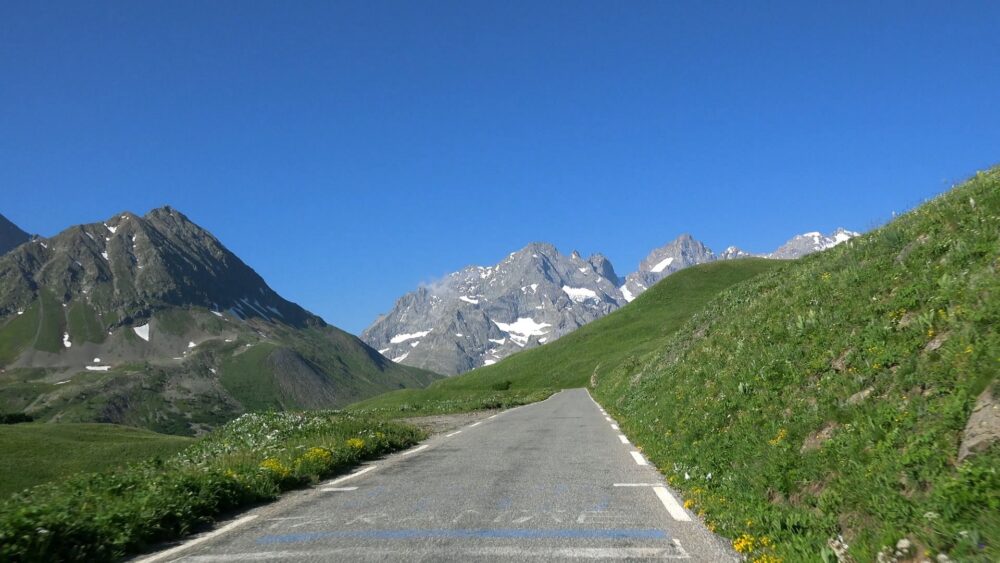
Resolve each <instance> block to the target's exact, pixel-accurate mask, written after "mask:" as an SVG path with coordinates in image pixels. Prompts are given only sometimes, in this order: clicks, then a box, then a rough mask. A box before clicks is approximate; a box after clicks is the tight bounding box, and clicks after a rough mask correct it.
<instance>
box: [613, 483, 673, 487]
mask: <svg viewBox="0 0 1000 563" xmlns="http://www.w3.org/2000/svg"><path fill="white" fill-rule="evenodd" d="M612 486H613V487H662V486H663V483H615V484H614V485H612Z"/></svg>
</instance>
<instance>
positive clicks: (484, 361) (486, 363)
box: [483, 360, 497, 366]
mask: <svg viewBox="0 0 1000 563" xmlns="http://www.w3.org/2000/svg"><path fill="white" fill-rule="evenodd" d="M495 363H497V361H496V360H483V365H484V366H492V365H493V364H495Z"/></svg>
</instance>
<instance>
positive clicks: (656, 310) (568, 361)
mask: <svg viewBox="0 0 1000 563" xmlns="http://www.w3.org/2000/svg"><path fill="white" fill-rule="evenodd" d="M783 264H784V262H780V261H775V260H764V259H746V260H735V261H726V262H716V263H711V264H703V265H700V266H696V267H693V268H688V269H685V270H682V271H680V272H677V273H676V274H673V275H671V276H669V277H667V278H665V279H664V280H663V281H661V282H660V283H658V284H656V285H655V286H653V287H652V288H650V290H649V291H646V292H645V293H643V294H642V295H640V296H639V297H638V298H637V299H636V300H635V301H633V302H632V303H630V304H629V305H628V306H626V307H623V308H621V309H620V310H618V311H615V312H614V313H612V314H610V315H608V316H606V317H604V318H601V319H598V320H596V321H594V322H592V323H590V324H588V325H586V326H583V327H581V328H580V329H578V330H576V331H574V332H572V333H570V334H568V335H566V336H564V337H562V338H560V339H559V340H556V341H554V342H552V343H550V344H546V345H545V346H542V347H539V348H534V349H531V350H526V351H524V352H521V353H519V354H515V355H513V356H510V357H508V358H506V359H504V360H503V361H502V362H499V363H497V364H495V365H492V366H488V367H484V368H479V369H477V370H475V371H472V372H469V373H467V374H464V375H459V376H455V377H451V378H448V379H444V380H440V381H437V382H435V383H433V384H431V385H430V386H429V387H428V388H426V389H418V390H411V389H408V390H401V391H395V392H392V393H387V394H384V395H379V396H377V397H374V398H372V399H369V400H367V401H363V402H361V403H356V404H355V405H352V407H351V408H354V409H379V410H384V411H385V412H388V413H397V412H398V413H405V414H407V415H411V414H414V413H415V412H444V411H459V410H469V409H474V408H489V407H499V406H504V405H513V404H518V403H521V402H525V401H529V400H533V399H537V398H544V397H545V396H546V395H547V393H548V392H550V391H551V390H553V389H560V388H570V387H584V386H586V385H587V384H588V383H589V382H590V381H591V379H592V378H593V379H595V380H597V381H600V380H603V379H604V378H605V377H607V376H608V375H609V374H611V373H613V372H615V370H618V369H621V367H622V366H630V365H633V364H634V363H635V362H636V359H637V358H639V357H642V356H643V355H644V354H646V353H648V352H650V351H652V350H655V349H657V348H658V347H660V346H662V345H663V343H664V342H665V341H666V339H667V338H668V337H669V336H670V335H671V334H673V333H674V332H675V331H676V330H677V329H678V328H680V327H681V326H682V325H683V323H684V322H685V321H686V320H687V319H688V318H690V316H691V315H692V314H694V313H695V312H696V311H698V310H700V309H701V308H703V307H704V306H705V304H706V303H707V302H708V301H710V300H711V299H712V298H713V297H715V296H716V295H718V293H719V292H720V291H722V290H724V289H726V288H728V287H730V286H732V285H734V284H737V283H739V282H741V281H744V280H747V279H749V278H751V277H753V276H756V275H758V274H760V273H762V272H766V271H771V270H774V269H780V268H781V266H782V265H783Z"/></svg>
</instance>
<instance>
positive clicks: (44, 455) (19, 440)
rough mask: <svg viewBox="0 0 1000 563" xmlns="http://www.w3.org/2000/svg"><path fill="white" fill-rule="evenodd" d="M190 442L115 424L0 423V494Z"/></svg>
mask: <svg viewBox="0 0 1000 563" xmlns="http://www.w3.org/2000/svg"><path fill="white" fill-rule="evenodd" d="M192 443H194V440H192V439H191V438H182V437H180V436H168V435H165V434H157V433H155V432H149V431H148V430H141V429H138V428H129V427H125V426H117V425H115V424H44V423H32V424H4V425H0V452H3V454H2V455H0V475H3V479H0V499H2V498H3V497H6V496H8V495H10V494H11V493H15V492H18V491H21V490H23V489H26V488H28V487H32V486H34V485H38V484H40V483H46V482H49V481H54V480H56V479H60V478H63V477H67V476H69V475H72V474H74V473H79V472H93V471H102V470H105V469H114V468H120V467H122V466H124V465H125V464H126V463H130V462H138V461H143V460H145V459H148V458H151V457H154V456H161V457H166V456H169V455H171V454H174V453H175V452H179V451H180V450H182V449H184V448H185V447H187V446H189V445H191V444H192Z"/></svg>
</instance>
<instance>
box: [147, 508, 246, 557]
mask: <svg viewBox="0 0 1000 563" xmlns="http://www.w3.org/2000/svg"><path fill="white" fill-rule="evenodd" d="M255 518H257V515H256V514H251V515H250V516H244V517H243V518H240V519H239V520H234V521H232V522H230V523H228V524H226V525H225V526H223V527H221V528H219V529H218V530H215V531H212V532H209V533H207V534H205V535H203V536H199V537H197V538H194V539H193V540H191V541H189V542H185V543H182V544H181V545H179V546H177V547H173V548H170V549H168V550H166V551H161V552H159V553H157V554H156V555H150V556H149V557H146V558H144V559H140V560H139V561H137V562H136V563H154V562H155V561H160V560H162V559H166V558H168V557H170V556H172V555H175V554H177V553H180V552H182V551H185V550H187V549H189V548H192V547H194V546H196V545H198V544H200V543H204V542H206V541H208V540H210V539H212V538H214V537H217V536H221V535H222V534H224V533H226V532H228V531H229V530H232V529H234V528H237V527H239V526H242V525H243V524H246V523H247V522H249V521H251V520H253V519H255Z"/></svg>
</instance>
